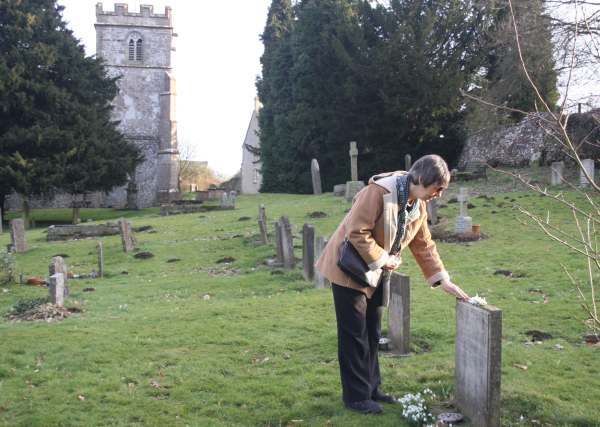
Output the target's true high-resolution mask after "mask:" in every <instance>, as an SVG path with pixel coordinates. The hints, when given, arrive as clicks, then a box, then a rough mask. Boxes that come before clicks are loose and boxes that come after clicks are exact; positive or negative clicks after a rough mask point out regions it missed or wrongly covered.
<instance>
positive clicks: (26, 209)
mask: <svg viewBox="0 0 600 427" xmlns="http://www.w3.org/2000/svg"><path fill="white" fill-rule="evenodd" d="M23 223H24V226H25V229H29V228H31V208H30V206H29V199H27V198H26V197H23Z"/></svg>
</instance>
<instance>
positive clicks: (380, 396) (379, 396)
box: [371, 389, 398, 403]
mask: <svg viewBox="0 0 600 427" xmlns="http://www.w3.org/2000/svg"><path fill="white" fill-rule="evenodd" d="M371 399H373V400H376V401H377V402H383V403H398V399H396V398H395V397H394V396H391V395H389V394H385V393H382V392H380V391H379V389H377V390H375V391H374V392H373V396H371Z"/></svg>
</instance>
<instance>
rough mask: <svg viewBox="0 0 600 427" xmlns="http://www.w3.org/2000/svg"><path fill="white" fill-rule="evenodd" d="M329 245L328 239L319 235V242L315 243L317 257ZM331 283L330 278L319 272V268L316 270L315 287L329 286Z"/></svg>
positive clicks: (316, 257) (317, 257)
mask: <svg viewBox="0 0 600 427" xmlns="http://www.w3.org/2000/svg"><path fill="white" fill-rule="evenodd" d="M326 245H327V239H326V238H325V237H322V236H319V237H317V243H316V245H315V259H319V257H320V256H321V254H322V253H323V251H324V250H325V246H326ZM330 285H331V284H330V283H329V280H327V278H326V277H325V276H323V275H322V274H321V272H319V270H315V287H316V288H318V289H322V288H325V287H329V286H330Z"/></svg>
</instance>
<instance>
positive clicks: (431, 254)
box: [316, 171, 449, 298]
mask: <svg viewBox="0 0 600 427" xmlns="http://www.w3.org/2000/svg"><path fill="white" fill-rule="evenodd" d="M403 174H406V172H403V171H397V172H392V173H386V174H380V175H377V176H375V177H373V178H371V179H370V180H369V184H368V185H367V186H366V187H365V188H363V189H362V190H361V191H360V192H359V193H358V194H357V195H356V196H355V197H354V200H353V201H352V208H351V209H350V211H349V212H348V214H347V215H346V216H345V217H344V219H343V220H342V223H341V224H340V225H339V227H338V228H337V230H335V232H334V233H333V235H332V236H331V238H330V239H329V241H328V242H327V246H326V247H325V249H324V251H323V253H322V254H321V256H320V257H319V259H318V260H317V262H316V268H317V269H318V270H319V271H320V272H321V274H323V275H324V276H325V277H326V278H327V279H329V280H330V281H331V282H333V283H335V284H337V285H341V286H346V287H348V288H353V289H356V290H358V291H361V292H363V293H365V294H366V295H367V297H368V298H371V296H372V295H373V293H374V292H375V287H364V286H361V285H359V284H357V283H356V282H354V281H353V280H352V279H351V278H350V277H348V275H346V274H345V273H344V272H343V271H342V270H340V268H339V267H338V266H337V261H338V259H339V249H340V246H341V245H342V243H343V241H344V238H345V236H348V239H349V240H350V242H351V243H352V245H353V246H354V247H355V248H356V250H357V251H358V253H359V254H360V256H361V257H362V258H363V259H364V260H365V262H366V263H367V264H368V265H369V268H370V269H371V270H372V272H373V273H372V283H373V284H374V285H375V284H376V283H377V280H378V277H379V275H380V274H381V267H382V266H383V265H385V263H386V262H387V259H388V256H389V255H388V252H389V251H390V249H391V246H392V244H393V242H394V238H395V237H396V229H397V228H398V226H397V218H398V203H397V200H398V197H397V191H396V176H398V175H403ZM375 179H377V180H375ZM417 202H418V203H419V206H418V208H419V210H420V215H419V216H418V218H417V219H415V220H414V221H413V222H411V223H410V224H406V231H405V233H404V236H403V238H402V241H401V251H402V250H404V248H406V247H407V246H408V247H409V248H410V250H411V252H412V253H413V255H414V257H415V259H416V261H417V264H419V267H421V271H422V272H423V275H424V276H425V278H426V279H427V281H428V282H429V284H434V283H435V282H437V281H439V280H442V279H444V278H445V279H449V276H448V273H447V272H446V270H445V268H444V264H443V263H442V261H441V259H440V256H439V255H438V252H437V249H436V246H435V242H434V241H433V240H432V239H431V233H430V232H429V227H428V225H427V208H426V203H425V201H423V200H418V201H417ZM407 221H408V219H407ZM400 269H402V266H400Z"/></svg>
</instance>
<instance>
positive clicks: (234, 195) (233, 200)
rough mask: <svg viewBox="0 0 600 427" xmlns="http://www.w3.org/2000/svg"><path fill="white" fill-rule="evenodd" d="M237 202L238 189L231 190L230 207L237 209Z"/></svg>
mask: <svg viewBox="0 0 600 427" xmlns="http://www.w3.org/2000/svg"><path fill="white" fill-rule="evenodd" d="M236 202H237V191H235V190H231V191H230V192H229V207H230V208H232V209H235V204H236Z"/></svg>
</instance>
